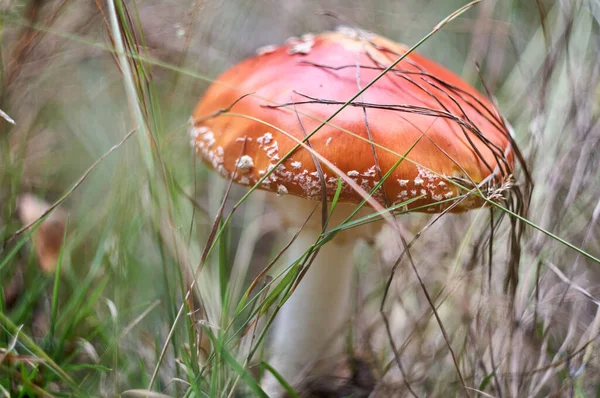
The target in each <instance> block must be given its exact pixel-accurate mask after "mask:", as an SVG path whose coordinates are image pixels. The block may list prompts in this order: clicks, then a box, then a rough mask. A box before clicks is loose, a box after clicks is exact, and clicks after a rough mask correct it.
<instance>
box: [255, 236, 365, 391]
mask: <svg viewBox="0 0 600 398" xmlns="http://www.w3.org/2000/svg"><path fill="white" fill-rule="evenodd" d="M318 235H319V232H318V231H316V230H314V229H311V228H306V229H305V230H304V231H302V232H301V233H300V235H299V236H298V238H297V239H296V241H295V242H294V243H293V244H292V246H291V247H290V248H289V249H288V251H287V253H286V256H287V259H288V261H287V264H288V265H289V264H291V263H292V262H293V261H295V260H297V259H298V258H299V257H300V256H301V255H302V254H303V253H304V252H306V250H307V249H308V247H310V245H312V244H314V243H315V241H316V239H317V236H318ZM354 242H355V241H354V240H353V239H341V240H338V241H336V239H333V240H332V241H330V242H328V243H327V244H326V245H324V246H323V247H321V250H320V251H319V253H318V255H317V256H316V258H315V260H314V261H313V263H312V264H311V266H310V269H309V270H308V272H307V273H306V275H304V278H303V279H302V281H301V282H300V284H299V285H298V287H297V288H296V290H295V291H294V293H293V294H292V295H291V297H290V298H289V299H288V300H287V302H286V303H285V304H284V305H283V307H282V308H281V310H280V311H279V314H278V315H277V318H276V321H275V323H276V324H275V332H274V336H273V337H274V338H273V343H272V345H271V350H270V351H271V359H270V361H269V362H270V364H271V366H273V367H274V368H275V369H276V370H277V371H278V372H279V374H281V375H282V376H283V377H284V378H285V379H286V380H287V381H288V383H290V384H291V385H293V386H297V385H298V384H300V383H301V382H302V381H304V380H306V378H308V377H313V376H314V377H320V376H321V377H322V376H327V375H330V374H331V372H332V370H333V368H334V367H335V364H336V363H337V361H338V360H339V359H340V358H341V354H342V353H343V347H344V338H343V337H344V335H345V333H344V329H343V325H344V322H346V321H347V319H348V316H349V311H350V303H351V284H352V252H353V249H354ZM263 388H264V389H265V392H267V394H269V396H272V397H276V396H279V395H281V393H282V390H281V386H280V385H279V382H278V381H277V380H276V379H275V378H274V377H273V376H272V375H271V374H270V373H268V374H267V375H266V376H265V380H264V381H263Z"/></svg>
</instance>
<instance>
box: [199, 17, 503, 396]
mask: <svg viewBox="0 0 600 398" xmlns="http://www.w3.org/2000/svg"><path fill="white" fill-rule="evenodd" d="M406 51H407V48H406V47H405V46H403V45H400V44H397V43H394V42H392V41H390V40H388V39H385V38H383V37H380V36H376V35H374V34H370V33H366V32H362V31H356V30H353V29H348V28H343V29H339V30H338V31H337V32H329V33H323V34H320V35H304V36H302V37H301V38H298V39H292V40H289V41H288V42H287V44H285V45H283V46H281V47H277V48H275V47H270V48H269V50H268V51H260V52H259V53H258V55H256V56H254V57H252V58H249V59H246V60H244V61H242V62H241V63H239V64H237V65H235V66H233V67H232V68H231V69H229V70H228V71H226V72H225V73H224V74H223V75H221V76H220V77H219V78H218V79H217V81H215V83H214V84H212V85H211V86H210V87H209V88H208V90H207V91H206V93H205V95H204V97H203V98H202V99H201V101H200V102H199V104H198V105H197V107H196V109H195V111H194V114H193V117H192V124H193V127H192V130H191V135H192V144H193V145H194V147H195V149H196V151H197V152H198V153H199V154H201V156H202V157H203V158H204V160H205V162H207V163H208V164H209V165H211V166H212V167H213V168H214V169H215V170H216V171H218V172H219V173H220V174H222V175H223V176H224V177H226V178H232V179H233V180H234V181H235V182H237V183H238V184H242V185H246V186H253V185H255V184H257V183H259V182H260V183H259V185H258V188H260V189H263V190H267V191H271V192H274V193H277V194H278V196H277V197H275V195H273V199H272V203H273V204H274V205H275V206H276V207H277V208H279V210H280V214H281V217H282V219H283V220H284V223H285V224H284V225H286V226H287V227H289V228H290V229H292V230H293V229H294V228H295V229H296V230H297V228H298V227H299V226H300V225H302V224H303V223H304V222H305V220H306V218H307V215H308V214H310V212H311V211H313V210H314V209H315V206H316V203H318V202H315V201H321V200H322V198H326V199H327V200H328V201H331V200H332V198H333V197H334V196H335V194H336V189H337V187H338V174H339V172H340V171H341V172H342V173H344V174H345V176H344V182H343V183H342V189H341V193H340V196H339V202H340V203H339V204H338V205H337V206H336V208H335V212H334V213H333V215H332V217H333V219H330V222H329V225H335V223H336V222H337V221H339V220H343V219H344V218H345V217H346V216H347V215H348V214H350V212H351V211H352V210H353V209H354V208H355V207H356V204H358V203H360V202H361V201H362V200H363V198H364V195H365V192H367V193H368V192H370V191H371V190H373V189H374V188H375V187H376V185H377V184H378V183H379V182H380V181H381V179H382V176H384V175H385V174H386V173H388V172H391V173H390V175H389V176H388V177H387V179H386V180H385V181H384V182H383V184H382V185H381V186H380V187H379V189H377V190H376V191H375V192H374V193H373V194H372V198H373V199H374V200H375V201H376V202H377V203H379V204H381V205H382V206H389V205H394V204H403V207H402V210H403V211H404V212H406V211H411V210H413V211H421V212H429V213H439V212H441V211H444V210H448V211H451V212H462V211H466V210H468V209H471V208H474V207H477V206H481V205H482V204H484V203H485V202H484V200H483V199H482V195H481V193H483V194H484V195H485V196H488V197H490V198H493V199H494V200H501V199H502V195H501V194H499V193H498V192H502V191H503V190H502V189H500V188H502V187H504V188H506V187H507V186H508V185H509V183H510V181H512V179H513V177H512V174H513V172H512V168H513V164H514V160H513V149H514V148H513V146H512V140H511V138H510V135H509V133H508V130H507V128H506V125H505V123H504V122H503V119H502V117H501V116H500V115H499V114H498V112H497V111H496V110H495V108H494V106H493V105H492V103H491V102H490V101H489V100H487V99H486V98H485V97H484V96H483V95H481V94H480V93H479V92H478V91H477V90H475V89H474V88H473V87H471V86H470V85H469V84H467V83H466V82H464V81H463V80H461V79H460V78H459V77H458V76H456V75H455V74H454V73H452V72H450V71H448V70H447V69H445V68H443V67H441V66H440V65H437V64H436V63H434V62H432V61H430V60H428V59H426V58H425V57H423V56H420V55H418V54H415V53H411V54H409V55H408V56H407V57H406V58H405V59H404V60H402V61H401V62H400V63H399V64H398V65H396V66H395V67H394V68H393V69H392V70H391V71H389V72H388V73H387V74H385V75H384V76H383V77H382V78H380V79H379V80H378V81H376V82H375V83H374V84H373V85H372V86H371V87H369V88H368V90H366V91H365V92H364V93H362V94H361V96H360V97H358V98H357V99H356V100H355V101H354V102H353V103H351V104H350V105H349V106H347V107H346V108H345V109H343V110H342V111H341V112H340V113H339V114H337V115H336V116H335V117H334V118H333V119H332V120H331V122H330V123H327V124H326V125H324V126H322V127H321V128H320V129H318V131H316V132H314V133H313V130H315V129H316V128H317V127H319V125H320V124H321V123H322V122H323V121H324V120H326V119H327V118H328V117H330V116H331V115H332V114H333V113H334V112H335V111H337V110H338V109H339V108H340V107H341V106H342V105H343V104H344V103H345V102H346V101H348V100H349V99H350V98H352V97H353V96H354V95H355V94H356V93H357V92H358V91H359V90H360V89H361V88H362V87H365V86H366V85H367V84H368V83H369V82H371V81H372V80H373V79H374V78H375V77H376V76H377V75H378V74H380V73H381V71H382V70H384V69H385V68H386V67H388V65H390V64H391V63H392V62H393V61H395V60H396V59H397V58H398V57H399V56H400V55H402V54H404V53H405V52H406ZM307 137H308V139H306V138H307ZM303 140H305V141H306V142H305V143H304V144H303V145H302V146H300V147H298V144H299V142H301V141H303ZM311 148H312V151H311ZM403 154H407V156H406V158H405V159H404V160H402V161H401V162H400V163H399V165H398V164H397V162H398V160H399V159H402V155H403ZM394 166H397V167H395V168H394ZM265 176H267V177H265ZM261 179H262V181H261ZM351 182H354V183H355V184H352V183H351ZM356 186H358V187H360V188H362V192H361V189H356ZM323 190H325V192H323ZM494 194H495V195H496V196H494ZM310 199H312V200H313V201H312V202H311V201H310ZM318 213H319V212H314V213H313V216H312V218H311V220H310V221H309V222H308V223H307V224H306V225H305V226H304V228H303V230H302V232H301V233H300V234H299V236H298V238H297V239H296V241H295V242H294V244H293V245H292V246H291V248H290V250H288V252H289V254H288V257H289V261H288V263H287V264H291V263H292V262H293V261H296V260H297V259H298V258H299V257H301V256H302V254H303V253H304V252H305V251H306V250H307V248H308V247H310V245H313V244H314V243H315V241H317V239H318V238H319V236H320V235H321V233H322V232H323V231H322V225H321V222H320V217H319V215H318ZM375 228H376V227H375V226H374V224H370V225H368V226H363V227H360V228H353V229H350V230H348V231H345V232H343V233H340V234H338V235H336V236H335V237H334V239H333V240H332V241H331V242H328V243H327V244H325V245H323V246H322V247H321V248H320V251H319V252H318V254H317V255H316V257H315V258H314V261H313V262H312V264H311V265H310V268H309V270H308V272H307V273H306V275H304V278H303V279H302V280H301V281H300V283H299V285H298V286H297V288H296V290H295V291H294V292H293V294H292V295H291V297H290V298H289V299H288V301H286V303H285V304H284V306H283V307H282V309H281V312H280V313H279V314H278V315H277V320H276V322H277V324H276V328H275V335H274V341H273V344H272V345H271V355H272V359H271V365H272V366H273V367H274V368H275V369H276V370H277V371H278V373H279V374H281V375H282V376H283V377H284V378H285V379H286V380H287V381H288V382H290V383H292V384H293V385H298V384H300V383H301V382H303V381H304V380H306V378H308V377H312V376H315V377H324V376H327V375H330V374H331V373H330V372H331V371H332V369H333V367H334V365H335V364H336V362H337V360H338V359H339V355H340V354H341V353H342V347H343V345H342V339H341V338H340V335H341V334H342V333H341V331H342V327H343V326H344V323H345V321H346V320H347V319H348V310H349V303H350V302H351V297H350V295H351V291H350V285H351V275H352V251H353V246H354V244H355V241H356V239H357V238H361V237H366V236H368V235H370V234H373V233H374V232H375ZM277 384H278V382H277V381H276V380H275V378H273V377H272V376H270V375H269V376H267V379H266V381H264V382H263V386H264V387H265V389H266V391H267V392H268V393H271V394H273V395H278V394H280V393H281V392H280V391H281V389H280V387H278V386H277Z"/></svg>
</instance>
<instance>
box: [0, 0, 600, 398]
mask: <svg viewBox="0 0 600 398" xmlns="http://www.w3.org/2000/svg"><path fill="white" fill-rule="evenodd" d="M466 3H467V2H466V1H462V0H443V1H442V0H437V1H436V0H430V1H417V0H414V1H409V0H402V1H391V0H381V1H380V0H372V1H369V2H364V1H329V0H327V1H312V0H311V1H307V0H303V1H299V0H288V1H285V2H279V1H269V0H259V1H241V0H240V1H238V0H232V1H215V0H206V1H200V0H198V1H188V0H178V1H167V0H163V1H158V0H135V1H121V0H115V1H114V3H113V2H112V0H109V2H107V1H103V0H96V1H77V0H29V1H26V0H2V1H0V11H1V14H0V43H1V46H2V50H1V53H0V56H1V59H0V109H1V110H2V112H1V113H0V116H2V118H0V245H1V246H0V288H1V289H2V290H1V293H2V294H1V301H0V395H4V396H7V397H12V396H43V395H55V396H70V395H73V394H74V395H83V396H88V395H90V396H91V395H94V396H115V395H118V394H123V395H124V396H145V395H144V394H146V393H145V392H144V390H152V391H153V394H156V395H151V396H161V395H158V394H165V395H167V396H190V397H191V396H210V397H216V396H223V397H226V396H253V395H255V394H257V388H258V387H257V384H256V382H255V381H254V380H255V379H258V378H259V377H260V374H261V372H262V370H261V369H262V367H261V365H260V361H261V358H263V359H264V356H263V345H262V344H261V342H262V340H261V338H259V336H260V337H263V334H262V333H261V330H262V328H263V327H264V324H265V323H266V322H263V321H262V320H265V319H267V318H268V314H269V310H268V308H266V307H264V314H263V313H259V312H258V308H262V307H260V305H261V304H260V302H261V300H264V297H266V295H267V292H268V290H266V291H263V292H262V293H261V294H258V295H256V296H255V293H256V291H257V290H258V289H256V291H253V292H252V293H249V295H248V297H255V298H256V299H255V300H254V301H251V303H250V304H248V297H247V296H246V292H247V289H248V287H249V286H250V283H251V282H252V281H253V280H254V279H255V278H256V277H257V275H259V273H260V271H261V270H262V269H264V268H265V267H266V266H267V265H268V264H269V263H270V262H271V261H272V260H273V259H274V258H275V256H276V255H277V253H278V252H279V251H280V250H281V249H282V248H283V245H284V243H282V242H279V241H278V240H277V236H278V228H279V225H278V221H277V219H276V217H275V216H274V215H273V213H271V211H270V209H269V207H268V206H267V205H266V204H265V203H264V194H263V193H261V192H254V193H253V194H252V195H250V197H249V198H248V200H246V201H244V202H243V203H242V204H241V205H240V206H239V207H237V208H236V210H235V212H234V213H231V212H232V209H233V208H234V207H233V206H234V205H235V204H236V202H237V201H238V200H239V199H240V198H241V196H242V195H243V194H244V192H245V189H243V188H239V187H234V188H233V189H232V192H231V193H230V195H229V197H228V198H227V200H226V202H225V203H226V206H225V207H224V210H223V213H222V215H221V216H219V208H220V206H221V203H222V202H223V199H224V192H225V188H226V181H224V180H222V179H221V178H220V177H218V176H216V175H215V174H214V173H212V172H211V171H210V170H209V169H208V168H207V167H205V166H204V165H202V164H201V162H200V161H199V160H198V159H195V157H194V156H193V153H192V150H191V148H190V146H189V134H188V129H189V125H188V119H189V117H190V115H191V112H192V109H193V107H194V105H195V104H196V102H197V101H198V99H199V98H200V97H201V95H202V93H203V92H204V90H205V89H206V88H207V87H208V85H209V84H210V83H211V81H213V80H214V79H215V78H216V77H217V76H218V75H219V74H220V73H222V72H223V71H224V70H226V69H227V68H228V67H230V66H232V65H234V64H235V63H237V62H239V61H240V60H242V59H244V58H246V57H249V56H252V55H254V54H255V52H256V50H257V49H258V48H260V47H262V46H265V45H278V44H282V43H284V42H285V40H286V39H287V38H288V37H290V36H300V35H301V34H304V33H307V32H314V33H316V32H321V31H326V30H332V29H335V28H336V27H337V26H339V25H348V26H353V27H360V28H362V29H366V30H369V31H372V32H375V33H377V34H380V35H383V36H387V37H389V38H390V39H392V40H395V41H398V42H402V43H405V44H407V45H409V46H410V45H413V44H414V43H416V42H418V41H419V40H420V39H421V38H423V37H424V36H425V35H427V34H428V33H429V32H430V31H431V30H432V29H433V28H434V27H435V26H436V25H437V24H438V23H439V22H440V21H441V20H442V19H444V18H445V17H447V16H448V15H450V14H451V13H452V12H454V11H455V10H456V9H458V8H460V7H462V6H464V5H465V4H466ZM113 4H114V5H115V6H116V7H114V8H113ZM113 10H114V11H113ZM599 18H600V6H599V4H598V3H597V2H596V1H592V0H589V1H588V0H571V1H550V0H527V1H522V0H510V1H509V0H505V1H500V0H498V1H493V0H484V1H481V2H480V3H478V4H476V5H474V6H473V7H472V8H470V9H469V10H468V11H466V12H465V13H464V14H462V15H460V16H459V17H458V18H456V19H455V20H453V21H452V22H450V23H449V24H448V25H446V26H444V27H443V29H441V30H440V31H439V32H437V33H436V34H435V35H433V36H432V37H431V38H430V39H428V40H427V41H426V42H425V43H424V44H423V45H422V46H420V47H419V49H418V52H419V53H421V54H424V55H426V56H428V57H429V58H431V59H433V60H434V61H436V62H438V63H440V64H442V65H444V66H446V67H447V68H449V69H451V70H453V71H454V72H456V73H457V74H459V75H460V76H462V77H463V78H464V79H465V80H467V81H468V82H470V83H471V84H473V85H474V86H476V87H478V88H479V89H480V90H481V91H482V92H485V91H486V90H488V91H489V93H490V95H491V96H492V97H493V99H494V100H495V101H496V103H497V105H498V108H499V109H500V111H501V112H502V114H503V115H504V117H505V118H506V119H507V120H508V121H509V122H510V123H511V125H512V126H513V128H514V135H515V140H516V141H517V143H518V145H519V146H520V148H521V150H522V152H523V154H524V157H525V159H526V161H527V163H528V164H529V167H530V170H531V173H532V179H533V182H534V183H535V189H534V190H533V196H532V200H531V205H530V207H529V212H528V214H527V221H528V222H527V223H526V224H523V225H526V226H525V227H524V228H525V230H524V233H523V235H522V236H521V237H520V239H519V240H518V241H516V242H515V241H514V240H511V239H512V237H513V236H514V235H511V234H510V225H511V217H510V216H509V215H505V216H504V217H503V219H502V220H501V222H500V218H501V214H500V213H501V212H500V211H498V210H495V211H490V210H489V209H482V210H481V211H474V212H471V214H464V215H449V216H444V217H442V218H441V219H440V220H438V221H437V222H436V223H434V224H433V225H431V227H428V228H426V229H424V230H423V228H425V226H427V225H428V222H429V221H430V218H429V217H426V216H422V215H407V216H403V217H400V218H399V219H398V222H399V223H400V224H401V228H402V230H403V231H404V232H405V234H406V237H407V239H408V240H412V239H413V238H414V237H418V239H416V240H415V242H414V246H413V248H412V250H411V254H412V257H413V259H414V262H415V264H416V266H417V268H418V270H419V273H420V276H421V277H422V278H423V281H424V284H425V286H426V288H427V290H428V292H429V294H430V296H431V297H432V299H433V302H434V304H435V306H436V308H437V311H438V312H439V316H440V317H441V320H442V322H443V325H444V326H445V329H446V332H447V341H446V339H445V338H444V336H443V334H442V333H441V331H440V327H439V325H438V323H437V322H436V320H435V318H434V317H433V312H432V309H431V305H430V304H429V303H428V301H427V300H426V299H425V296H424V294H423V290H422V288H421V286H420V284H419V282H418V280H417V278H416V276H415V274H414V272H413V271H412V269H411V268H410V267H409V266H408V263H405V262H406V260H403V261H402V262H400V266H399V267H398V268H397V269H396V272H395V273H394V278H393V282H392V285H391V289H390V292H389V294H388V297H387V300H386V304H385V307H384V311H383V314H385V319H386V320H387V321H388V323H389V333H388V332H387V331H386V328H385V322H384V317H383V316H382V314H381V313H380V312H379V307H380V304H381V300H382V296H383V286H385V283H386V281H387V279H388V278H389V277H390V275H391V272H392V268H393V266H394V264H395V263H396V260H397V258H398V256H399V255H400V252H399V251H398V249H397V247H396V246H395V245H389V244H387V242H389V241H390V240H391V239H389V237H388V236H386V235H385V234H386V233H387V234H390V233H391V232H390V231H384V233H383V234H382V236H381V237H380V238H379V239H377V241H376V242H375V244H374V245H368V244H366V243H365V244H364V247H361V248H359V249H361V250H357V256H356V261H355V269H356V272H355V274H356V277H355V286H354V288H355V289H356V302H355V303H354V309H353V318H352V322H351V326H352V327H351V333H349V335H348V341H349V342H351V344H349V346H351V347H352V349H349V351H348V360H347V361H346V363H344V364H341V365H340V377H339V379H336V380H332V381H331V386H328V388H327V392H324V393H323V396H356V397H362V396H364V397H366V396H376V397H379V396H381V397H388V396H412V394H413V392H414V393H415V394H416V395H417V396H436V397H437V396H440V397H441V396H454V395H463V394H465V393H466V392H468V393H469V394H471V395H472V396H496V397H503V396H504V397H506V396H519V397H521V396H535V397H537V396H539V397H545V396H577V397H593V396H600V376H599V375H600V358H598V353H599V352H600V351H599V349H598V343H600V341H599V340H598V333H599V331H600V312H599V307H598V305H599V304H600V302H599V301H598V300H597V297H600V288H599V287H600V263H599V262H598V260H597V258H598V257H599V256H600V249H598V248H599V247H600V225H599V224H598V216H599V215H600V172H599V170H600V167H599V166H600V156H599V152H598V148H599V146H598V145H599V144H600V142H599V141H600V125H599V124H598V116H599V115H600V108H599V107H598V100H599V94H600V91H599V89H598V87H599V86H598V81H599V79H598V76H599V73H600V62H599V59H598V57H599V55H598V54H599V48H600V47H599V46H600V40H599V39H600V37H599V34H600V30H599ZM119 48H124V50H125V52H126V53H127V55H128V56H127V57H125V58H123V57H121V59H120V55H121V56H122V55H123V54H122V53H120V51H119ZM123 60H126V62H127V63H126V65H127V67H126V66H125V64H123ZM484 83H485V85H484ZM132 131H138V132H141V133H144V134H137V133H134V134H133V135H131V134H129V133H131V132H132ZM150 135H151V137H153V141H152V142H150V140H148V138H147V137H148V136H150ZM123 139H126V140H125V141H124V142H122V140H123ZM115 145H119V146H118V147H114V146H115ZM113 147H114V148H113ZM111 148H113V149H112V150H111ZM109 151H111V152H110V153H109ZM95 162H97V163H95ZM519 181H520V182H521V183H523V175H521V176H520V180H519ZM56 202H60V206H58V207H57V208H56V210H54V211H53V212H52V213H51V215H50V216H48V217H47V218H46V219H45V220H44V223H42V224H40V223H37V224H35V225H34V227H33V228H32V229H29V230H26V231H24V232H23V231H21V228H22V227H24V226H26V225H27V224H29V223H31V222H34V221H35V220H36V219H37V218H38V217H40V216H41V215H42V214H43V213H44V212H45V211H46V210H47V209H48V208H49V206H50V205H51V204H53V203H56ZM230 214H232V215H231V219H230V220H229V221H228V222H227V223H225V219H226V218H227V217H228V216H229V215H230ZM492 215H493V217H492ZM492 219H493V220H494V222H496V223H497V224H494V225H491V220H492ZM215 220H216V221H215ZM512 220H515V219H514V218H513V219H512ZM215 225H216V226H217V227H218V226H223V228H222V229H220V230H219V231H222V233H219V234H218V236H217V238H216V239H215V237H214V236H211V231H213V230H214V229H215V228H214V227H215ZM422 230H423V231H422ZM492 230H493V231H494V233H493V234H491V233H490V231H492ZM420 231H422V234H421V233H420ZM440 236H443V239H441V238H440ZM63 237H64V239H63ZM207 246H209V247H213V249H212V250H211V251H210V253H209V255H208V256H207V257H206V261H202V264H203V266H202V270H201V272H200V273H199V277H198V282H197V284H196V285H195V286H194V288H193V289H192V290H191V294H189V295H188V294H187V292H188V288H189V284H190V282H191V280H192V279H193V274H194V272H195V271H196V269H197V268H198V264H201V259H202V258H203V257H202V253H203V251H205V247H207ZM515 251H517V255H516V256H515ZM515 258H518V264H514V263H511V261H512V260H514V259H515ZM517 265H518V275H519V284H518V285H517V287H516V290H514V291H507V290H506V289H504V281H505V278H506V275H507V271H508V270H509V269H516V266H517ZM490 275H491V276H492V277H491V278H490V279H488V278H489V276H490ZM488 280H492V281H493V282H492V283H488ZM257 283H258V284H259V285H263V284H264V279H261V280H260V281H258V282H257ZM261 295H262V296H261ZM245 304H248V305H245ZM259 315H262V316H260V319H261V320H260V321H259V320H257V319H258V318H259ZM251 326H252V327H254V326H257V328H256V330H254V329H252V330H254V331H253V332H251V333H250V332H248V330H249V329H248V328H249V327H251ZM244 331H246V332H244ZM243 332H244V333H243ZM292 343H293V342H291V344H292ZM392 343H393V344H392ZM448 344H450V345H451V347H452V348H453V351H454V352H455V353H456V356H457V358H458V364H457V365H455V363H454V362H453V360H452V357H451V356H450V353H449V350H448ZM394 350H395V351H396V354H399V355H395V354H394ZM250 353H252V355H249V354H250ZM398 356H399V357H400V358H401V364H402V369H401V367H400V366H399V365H400V364H399V363H398V362H399V361H397V360H396V358H397V357H398ZM457 368H458V370H460V373H461V374H462V377H463V378H464V382H465V385H466V386H467V387H468V389H467V390H465V389H463V387H462V385H461V382H460V380H459V377H458V372H457ZM244 369H246V371H245V370H244ZM411 391H412V392H411Z"/></svg>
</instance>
